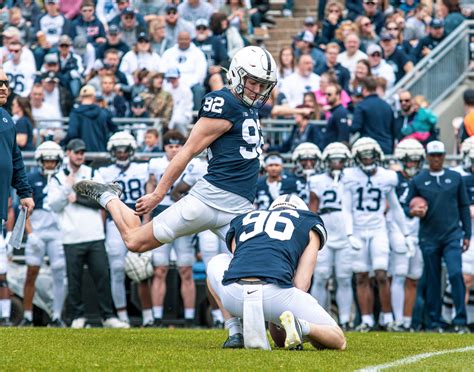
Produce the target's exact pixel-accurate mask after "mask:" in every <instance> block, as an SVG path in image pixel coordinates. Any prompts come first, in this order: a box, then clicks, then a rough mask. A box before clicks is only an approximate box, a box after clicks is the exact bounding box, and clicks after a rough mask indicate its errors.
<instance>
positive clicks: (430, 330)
mask: <svg viewBox="0 0 474 372" xmlns="http://www.w3.org/2000/svg"><path fill="white" fill-rule="evenodd" d="M425 331H426V333H448V332H449V329H448V328H446V329H445V328H443V327H434V328H426V330H425Z"/></svg>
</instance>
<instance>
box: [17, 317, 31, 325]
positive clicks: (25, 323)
mask: <svg viewBox="0 0 474 372" xmlns="http://www.w3.org/2000/svg"><path fill="white" fill-rule="evenodd" d="M18 327H34V324H33V321H32V320H28V319H26V318H23V319H22V320H21V322H20V323H19V324H18Z"/></svg>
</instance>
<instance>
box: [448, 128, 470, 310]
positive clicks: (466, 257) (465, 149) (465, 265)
mask: <svg viewBox="0 0 474 372" xmlns="http://www.w3.org/2000/svg"><path fill="white" fill-rule="evenodd" d="M461 154H462V157H463V159H462V160H463V161H462V165H459V166H457V167H455V168H453V170H454V171H456V172H459V173H460V174H461V176H463V179H464V183H465V185H466V190H467V195H468V197H469V202H470V204H471V206H470V211H471V221H472V223H473V224H472V231H473V232H474V137H469V138H467V139H465V140H464V141H463V143H462V145H461ZM473 240H474V239H471V243H470V245H469V249H468V250H467V251H465V252H463V254H462V273H463V277H464V284H465V285H466V303H469V293H470V290H471V288H473V286H474V241H473Z"/></svg>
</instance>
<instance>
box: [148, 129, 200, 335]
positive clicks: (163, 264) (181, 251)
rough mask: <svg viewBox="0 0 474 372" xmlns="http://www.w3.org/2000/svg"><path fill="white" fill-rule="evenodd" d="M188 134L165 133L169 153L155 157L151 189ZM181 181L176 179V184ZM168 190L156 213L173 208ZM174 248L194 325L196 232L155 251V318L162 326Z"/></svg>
mask: <svg viewBox="0 0 474 372" xmlns="http://www.w3.org/2000/svg"><path fill="white" fill-rule="evenodd" d="M185 142H186V137H185V136H184V135H183V134H181V133H180V132H178V131H173V130H170V131H168V132H166V134H165V135H164V136H163V148H164V150H165V155H164V156H163V157H161V158H154V159H151V160H150V163H149V166H148V171H149V174H150V180H149V183H148V185H147V192H149V193H152V192H153V190H155V188H156V185H157V183H158V181H159V180H160V179H161V177H162V176H163V174H164V173H165V171H166V168H168V165H169V164H170V162H171V161H172V160H173V158H174V157H175V156H176V154H177V153H178V152H179V150H181V148H182V147H183V145H184V143H185ZM197 162H198V160H197V159H193V160H191V162H190V163H189V164H188V166H187V167H186V169H185V170H184V172H183V173H182V175H181V178H183V177H184V176H185V175H186V174H187V173H191V172H192V170H193V168H194V167H195V164H196V163H197ZM178 182H179V179H178V180H176V182H175V184H177V183H178ZM173 187H174V186H172V187H171V189H170V190H169V191H168V193H167V194H166V196H165V197H164V199H163V200H162V201H161V202H160V204H159V205H158V207H157V208H156V209H155V211H154V212H156V213H155V215H157V214H159V213H161V212H163V211H164V210H165V209H167V208H169V207H170V206H171V205H172V204H173V203H174V202H173V200H172V199H171V191H172V190H173ZM171 249H173V251H174V253H175V254H176V265H177V266H178V272H179V276H180V278H181V297H182V299H183V305H184V320H185V325H186V326H189V327H192V326H193V324H194V316H195V305H196V286H195V285H194V279H193V264H194V262H195V261H196V259H195V252H194V246H193V244H192V235H185V236H181V237H179V238H176V239H175V240H173V241H172V242H170V243H168V244H164V245H163V246H162V247H159V248H157V249H155V250H154V251H153V259H152V262H153V267H154V269H153V282H152V294H151V298H152V302H153V313H154V314H153V316H154V318H155V325H156V326H161V325H162V322H163V304H164V300H165V295H166V276H167V275H168V269H169V265H170V255H171Z"/></svg>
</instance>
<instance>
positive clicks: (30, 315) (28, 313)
mask: <svg viewBox="0 0 474 372" xmlns="http://www.w3.org/2000/svg"><path fill="white" fill-rule="evenodd" d="M23 318H24V319H26V320H29V321H30V322H32V321H33V311H32V310H25V311H24V312H23Z"/></svg>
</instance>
